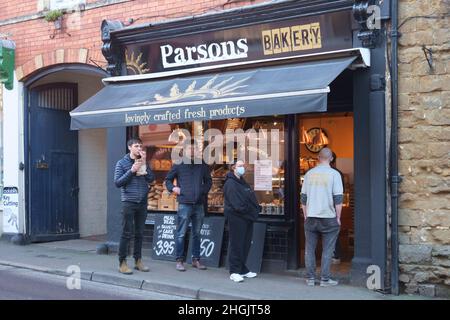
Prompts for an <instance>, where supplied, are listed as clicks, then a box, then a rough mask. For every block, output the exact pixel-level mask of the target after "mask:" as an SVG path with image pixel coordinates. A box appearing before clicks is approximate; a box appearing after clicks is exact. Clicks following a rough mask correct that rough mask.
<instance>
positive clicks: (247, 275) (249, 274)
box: [241, 271, 257, 278]
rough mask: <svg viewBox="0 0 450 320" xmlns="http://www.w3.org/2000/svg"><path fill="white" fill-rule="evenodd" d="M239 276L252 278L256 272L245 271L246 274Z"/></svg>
mask: <svg viewBox="0 0 450 320" xmlns="http://www.w3.org/2000/svg"><path fill="white" fill-rule="evenodd" d="M241 276H243V277H244V278H254V277H256V276H257V274H256V273H255V272H251V271H249V272H247V273H246V274H241Z"/></svg>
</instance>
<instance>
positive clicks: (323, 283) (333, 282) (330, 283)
mask: <svg viewBox="0 0 450 320" xmlns="http://www.w3.org/2000/svg"><path fill="white" fill-rule="evenodd" d="M337 285H338V282H337V281H336V280H332V279H328V280H325V281H324V280H320V286H321V287H331V286H337Z"/></svg>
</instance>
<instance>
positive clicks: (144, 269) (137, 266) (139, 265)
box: [134, 259, 150, 272]
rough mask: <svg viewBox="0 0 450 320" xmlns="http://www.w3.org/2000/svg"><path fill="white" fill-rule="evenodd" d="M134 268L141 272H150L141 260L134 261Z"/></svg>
mask: <svg viewBox="0 0 450 320" xmlns="http://www.w3.org/2000/svg"><path fill="white" fill-rule="evenodd" d="M134 268H135V269H136V270H139V271H141V272H149V271H150V269H149V268H148V267H146V266H144V264H143V263H142V259H138V260H136V264H135V266H134Z"/></svg>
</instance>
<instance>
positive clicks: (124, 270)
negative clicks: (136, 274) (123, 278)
mask: <svg viewBox="0 0 450 320" xmlns="http://www.w3.org/2000/svg"><path fill="white" fill-rule="evenodd" d="M119 272H120V273H123V274H133V271H132V270H131V269H130V268H128V265H127V262H126V260H124V261H122V262H121V263H120V267H119Z"/></svg>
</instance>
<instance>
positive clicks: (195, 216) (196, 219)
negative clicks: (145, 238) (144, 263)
mask: <svg viewBox="0 0 450 320" xmlns="http://www.w3.org/2000/svg"><path fill="white" fill-rule="evenodd" d="M190 148H191V152H190V154H191V159H190V161H186V160H187V158H186V157H184V161H183V163H181V164H175V165H173V166H172V169H171V170H170V171H169V173H168V174H167V177H166V180H165V183H166V187H167V190H169V191H170V192H173V193H175V194H177V201H178V219H177V221H178V222H177V233H176V258H177V264H176V269H177V270H178V271H186V268H185V267H184V265H183V262H184V260H185V252H184V238H185V235H186V231H187V227H188V225H189V221H191V222H192V229H191V232H192V241H193V243H192V266H193V267H194V268H197V269H200V270H205V269H206V267H205V266H204V265H202V264H201V263H200V230H201V228H202V224H203V218H204V216H205V210H204V206H205V201H206V198H207V195H208V192H209V189H211V185H212V179H211V173H210V170H209V167H208V165H207V164H205V163H204V162H203V161H201V159H202V158H201V151H200V150H199V148H198V145H197V144H196V142H195V140H191V146H190ZM185 150H186V148H185ZM175 179H176V180H177V185H176V186H175V185H174V180H175Z"/></svg>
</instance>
